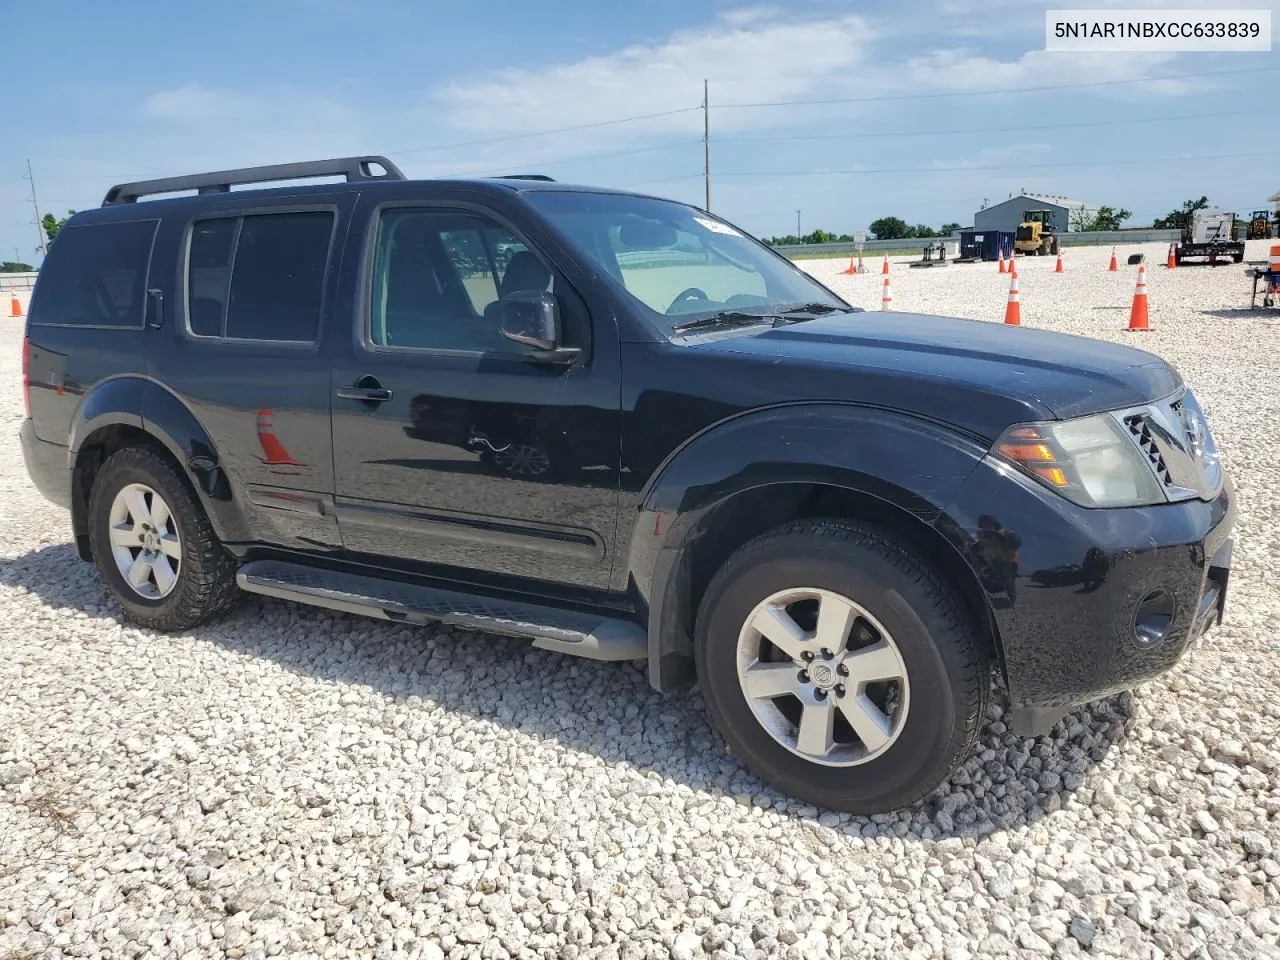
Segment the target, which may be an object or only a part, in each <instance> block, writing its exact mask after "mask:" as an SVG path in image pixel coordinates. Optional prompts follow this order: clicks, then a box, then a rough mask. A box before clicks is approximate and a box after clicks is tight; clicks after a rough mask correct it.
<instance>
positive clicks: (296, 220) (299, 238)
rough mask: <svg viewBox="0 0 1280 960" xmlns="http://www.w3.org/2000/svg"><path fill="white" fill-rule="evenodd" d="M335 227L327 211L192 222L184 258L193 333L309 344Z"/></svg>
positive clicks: (313, 335) (316, 323)
mask: <svg viewBox="0 0 1280 960" xmlns="http://www.w3.org/2000/svg"><path fill="white" fill-rule="evenodd" d="M333 222H334V215H333V213H332V212H330V211H306V212H300V213H266V214H252V215H249V216H244V217H218V218H215V219H210V220H198V221H196V223H195V224H194V225H193V226H192V228H191V246H190V250H189V252H188V256H187V323H188V327H189V329H190V330H191V332H192V333H193V334H195V335H196V336H200V337H227V338H231V339H237V340H271V341H284V342H291V343H312V342H314V341H315V339H316V334H317V332H318V330H319V327H320V312H321V308H322V305H323V300H324V278H325V268H326V266H327V264H328V260H329V243H330V238H331V237H332V235H333Z"/></svg>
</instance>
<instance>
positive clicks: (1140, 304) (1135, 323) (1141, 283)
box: [1129, 263, 1151, 330]
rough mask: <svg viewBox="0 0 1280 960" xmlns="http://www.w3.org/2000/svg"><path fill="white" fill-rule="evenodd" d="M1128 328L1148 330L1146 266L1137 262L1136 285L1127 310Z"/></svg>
mask: <svg viewBox="0 0 1280 960" xmlns="http://www.w3.org/2000/svg"><path fill="white" fill-rule="evenodd" d="M1129 329H1130V330H1150V329H1151V326H1150V324H1148V323H1147V267H1146V264H1142V263H1140V264H1138V285H1137V286H1136V287H1135V288H1134V291H1133V308H1132V309H1131V310H1130V311H1129Z"/></svg>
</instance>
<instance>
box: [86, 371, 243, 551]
mask: <svg viewBox="0 0 1280 960" xmlns="http://www.w3.org/2000/svg"><path fill="white" fill-rule="evenodd" d="M141 444H149V445H151V446H153V447H155V448H157V449H158V450H160V451H161V452H162V453H163V455H164V456H165V458H166V459H167V460H169V461H170V462H171V463H172V464H173V465H174V466H175V467H176V468H177V470H178V472H179V474H180V475H181V476H182V477H183V478H185V480H186V481H187V483H189V484H190V486H191V488H192V490H193V491H194V492H195V494H196V498H197V500H198V501H199V503H200V505H201V507H202V508H203V509H204V511H205V514H206V516H208V518H209V522H210V524H211V525H212V526H213V528H214V531H215V533H216V534H217V535H218V537H219V539H221V540H228V539H243V536H244V533H243V531H244V529H245V524H244V518H243V517H242V516H241V514H240V510H239V507H238V505H237V504H235V503H234V502H233V501H232V497H231V484H230V482H229V479H228V477H227V474H226V472H225V470H224V469H223V468H222V466H221V464H220V462H219V459H218V454H217V451H216V449H215V448H214V445H213V442H212V440H211V439H210V437H209V434H208V432H207V431H206V430H205V429H204V427H203V426H202V425H201V424H200V422H199V420H198V419H197V418H196V416H195V415H194V414H193V413H192V412H191V410H190V409H188V408H187V406H186V405H185V404H184V403H182V401H181V400H179V399H178V397H176V396H174V394H172V393H171V392H170V391H168V390H166V389H165V388H164V387H162V386H160V385H159V384H158V383H156V382H155V381H153V380H147V379H145V378H142V377H116V378H113V379H111V380H107V381H104V382H103V383H101V384H99V385H98V386H97V387H95V388H94V389H93V390H92V391H90V392H89V393H88V394H86V396H85V398H84V400H83V401H82V402H81V404H80V406H79V408H78V409H77V411H76V414H75V417H74V418H73V420H72V424H71V430H70V433H69V437H68V447H69V449H70V459H71V527H72V532H73V534H74V536H75V540H76V549H77V551H78V553H79V555H80V556H81V557H82V558H83V559H85V560H89V559H91V554H90V550H89V541H88V532H89V517H88V512H89V495H90V491H91V490H92V488H93V483H94V479H95V478H96V476H97V473H98V471H99V470H100V469H101V467H102V464H104V463H105V462H106V460H107V458H108V457H110V456H111V455H112V454H113V453H115V452H116V451H117V450H120V449H122V448H124V447H128V446H135V445H141Z"/></svg>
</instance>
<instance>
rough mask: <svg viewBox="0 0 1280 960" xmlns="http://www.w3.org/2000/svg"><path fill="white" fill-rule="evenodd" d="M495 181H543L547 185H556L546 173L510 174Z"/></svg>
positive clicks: (496, 178)
mask: <svg viewBox="0 0 1280 960" xmlns="http://www.w3.org/2000/svg"><path fill="white" fill-rule="evenodd" d="M494 179H495V180H543V181H545V182H547V183H555V180H554V179H552V178H551V177H548V176H547V175H546V174H545V173H508V174H506V175H505V176H501V177H495V178H494Z"/></svg>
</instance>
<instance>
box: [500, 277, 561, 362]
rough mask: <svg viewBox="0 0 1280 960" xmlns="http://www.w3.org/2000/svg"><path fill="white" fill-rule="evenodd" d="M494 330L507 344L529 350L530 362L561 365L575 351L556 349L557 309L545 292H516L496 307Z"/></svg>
mask: <svg viewBox="0 0 1280 960" xmlns="http://www.w3.org/2000/svg"><path fill="white" fill-rule="evenodd" d="M498 310H499V314H498V329H499V330H500V331H501V333H502V335H503V336H504V337H506V338H507V339H508V340H511V341H513V342H515V343H520V344H524V345H525V346H526V347H532V348H533V350H532V351H531V352H530V353H529V354H528V355H527V357H528V359H530V360H543V361H550V362H565V361H569V360H572V359H573V358H575V357H576V356H577V355H578V352H579V351H578V348H577V347H562V346H561V345H560V306H559V304H558V303H557V302H556V298H555V297H554V296H553V295H552V294H550V293H548V292H547V291H545V290H518V291H516V292H515V293H512V294H508V295H507V296H505V297H503V298H502V300H501V301H499V304H498Z"/></svg>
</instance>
